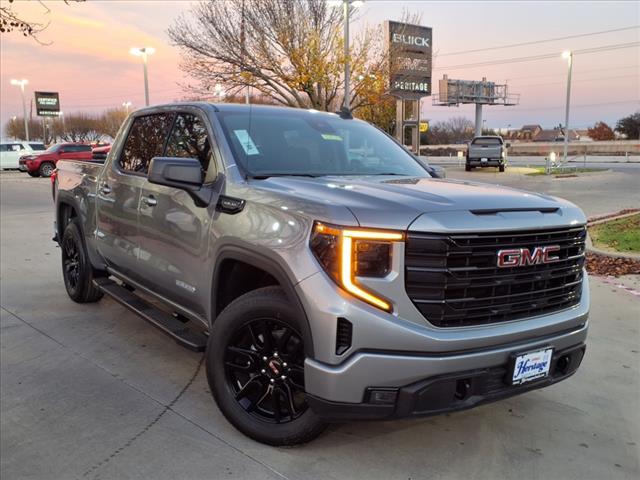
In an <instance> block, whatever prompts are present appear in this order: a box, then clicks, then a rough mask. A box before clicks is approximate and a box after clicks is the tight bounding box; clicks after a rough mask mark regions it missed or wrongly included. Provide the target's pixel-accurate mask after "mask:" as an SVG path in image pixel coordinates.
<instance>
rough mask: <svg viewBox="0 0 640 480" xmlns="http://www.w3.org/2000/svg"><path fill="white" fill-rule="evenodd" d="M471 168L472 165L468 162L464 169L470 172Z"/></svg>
mask: <svg viewBox="0 0 640 480" xmlns="http://www.w3.org/2000/svg"><path fill="white" fill-rule="evenodd" d="M471 168H472V167H471V165H469V164H468V163H467V164H465V166H464V171H465V172H470V171H471Z"/></svg>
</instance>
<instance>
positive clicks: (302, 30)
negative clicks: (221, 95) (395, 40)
mask: <svg viewBox="0 0 640 480" xmlns="http://www.w3.org/2000/svg"><path fill="white" fill-rule="evenodd" d="M168 33H169V36H170V38H171V39H172V41H173V42H174V44H175V45H177V46H179V47H180V48H181V50H182V52H183V54H184V60H183V62H182V63H181V68H182V70H183V71H185V72H186V73H188V74H189V75H190V76H191V77H192V78H194V79H195V80H196V81H197V82H198V85H197V86H195V87H194V86H189V89H190V90H191V91H192V92H193V91H194V90H195V91H197V92H198V94H200V95H202V96H205V97H207V96H208V97H209V98H211V97H213V92H214V87H215V85H216V84H217V83H222V84H223V85H224V86H225V88H226V89H227V90H228V92H229V94H230V95H237V94H239V93H240V92H241V91H242V89H244V88H247V87H253V88H254V89H255V90H257V91H259V92H260V93H261V94H263V95H266V96H269V97H271V98H273V100H274V101H276V102H277V103H279V104H283V105H288V106H295V107H307V108H309V107H312V108H317V109H319V110H331V109H335V108H337V106H338V104H339V103H340V101H341V99H342V89H343V88H344V85H343V71H344V64H345V56H344V49H343V47H344V44H343V36H342V11H341V9H336V8H331V6H329V5H328V4H327V2H326V1H325V0H226V1H209V2H206V3H200V4H196V5H194V6H193V7H192V8H191V11H190V12H189V14H187V15H183V16H181V17H180V18H179V19H178V20H176V22H175V23H174V24H173V25H172V26H171V27H170V28H169V32H168ZM377 39H378V37H375V36H374V35H373V31H372V30H370V29H367V30H365V32H364V33H363V34H362V35H361V36H360V37H359V38H358V39H357V40H356V42H354V44H353V45H352V46H351V54H350V62H351V66H352V72H353V79H352V82H351V83H352V88H353V95H352V98H353V100H352V104H351V106H352V108H357V107H358V106H360V105H362V104H363V102H364V100H363V95H362V93H363V91H364V90H365V87H366V85H367V83H370V82H371V80H370V79H372V78H380V77H382V76H383V74H382V68H383V65H384V63H385V58H384V52H383V51H382V50H381V49H374V46H376V45H377V44H376V40H377ZM378 41H379V39H378Z"/></svg>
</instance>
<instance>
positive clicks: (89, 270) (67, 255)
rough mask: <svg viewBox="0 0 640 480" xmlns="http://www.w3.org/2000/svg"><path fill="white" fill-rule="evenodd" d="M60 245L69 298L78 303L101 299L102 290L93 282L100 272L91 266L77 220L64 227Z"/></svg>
mask: <svg viewBox="0 0 640 480" xmlns="http://www.w3.org/2000/svg"><path fill="white" fill-rule="evenodd" d="M60 247H61V249H62V277H63V278H64V286H65V288H66V289H67V294H68V295H69V298H71V300H73V301H74V302H78V303H91V302H97V301H98V300H100V299H101V298H102V292H101V291H100V290H99V289H98V288H97V287H96V286H95V285H94V283H93V279H94V278H95V277H97V276H99V274H100V272H98V271H96V270H94V268H93V267H92V266H91V262H90V260H89V256H88V255H87V251H86V249H85V247H84V242H83V240H82V234H81V233H80V228H79V227H78V225H77V223H76V220H72V221H70V222H69V224H68V225H67V226H66V228H65V229H64V233H63V235H62V242H61V244H60Z"/></svg>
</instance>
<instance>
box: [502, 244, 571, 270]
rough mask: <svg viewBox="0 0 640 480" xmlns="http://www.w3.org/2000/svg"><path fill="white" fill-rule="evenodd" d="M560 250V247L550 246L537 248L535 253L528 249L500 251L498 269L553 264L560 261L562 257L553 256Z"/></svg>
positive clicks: (534, 250)
mask: <svg viewBox="0 0 640 480" xmlns="http://www.w3.org/2000/svg"><path fill="white" fill-rule="evenodd" d="M559 250H560V246H559V245H549V246H546V247H536V248H534V249H533V251H531V250H529V249H528V248H512V249H509V250H499V251H498V267H500V268H508V267H526V266H529V265H540V264H542V263H553V262H557V261H558V260H560V257H559V256H557V255H553V252H558V251H559Z"/></svg>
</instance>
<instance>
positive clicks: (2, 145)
mask: <svg viewBox="0 0 640 480" xmlns="http://www.w3.org/2000/svg"><path fill="white" fill-rule="evenodd" d="M8 151H9V145H7V144H6V143H0V152H8Z"/></svg>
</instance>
